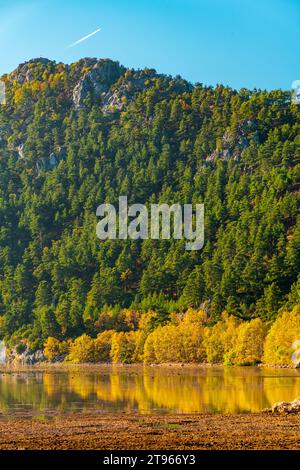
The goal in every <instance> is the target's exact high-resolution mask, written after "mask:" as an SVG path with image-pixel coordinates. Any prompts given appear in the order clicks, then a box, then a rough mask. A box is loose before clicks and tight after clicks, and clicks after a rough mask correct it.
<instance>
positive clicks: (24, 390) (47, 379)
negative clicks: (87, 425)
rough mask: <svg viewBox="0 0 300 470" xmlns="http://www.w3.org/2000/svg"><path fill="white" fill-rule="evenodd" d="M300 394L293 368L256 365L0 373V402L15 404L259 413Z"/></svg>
mask: <svg viewBox="0 0 300 470" xmlns="http://www.w3.org/2000/svg"><path fill="white" fill-rule="evenodd" d="M299 395H300V374H298V373H297V372H296V371H292V370H291V371H280V370H264V371H263V370H262V369H257V368H214V367H212V368H207V369H185V370H184V371H183V370H180V369H178V371H177V370H172V372H170V370H168V369H166V368H154V367H153V368H149V367H147V368H144V369H143V368H140V369H139V370H138V371H135V372H132V371H130V370H129V369H126V368H124V370H123V369H115V368H113V367H112V368H111V369H109V370H105V371H102V370H100V369H99V371H95V372H90V371H89V372H86V371H85V370H83V369H82V370H80V368H78V369H76V370H70V371H67V372H66V371H62V372H57V371H53V372H52V371H50V372H40V371H39V372H32V371H31V372H21V373H2V374H1V375H0V407H1V410H2V411H3V412H5V411H11V410H15V409H22V408H23V409H27V408H29V409H34V410H57V411H59V410H76V409H83V410H86V409H99V410H102V411H118V410H120V411H129V410H139V411H140V412H147V411H151V410H158V411H159V410H161V411H172V412H182V413H189V412H214V411H215V412H228V413H236V412H243V411H252V412H257V411H261V410H262V409H263V408H265V407H269V406H270V405H271V404H272V403H274V402H276V401H280V400H283V401H290V400H292V399H294V398H296V397H297V396H299Z"/></svg>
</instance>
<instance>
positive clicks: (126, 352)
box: [111, 331, 139, 364]
mask: <svg viewBox="0 0 300 470" xmlns="http://www.w3.org/2000/svg"><path fill="white" fill-rule="evenodd" d="M138 333H139V332H137V331H128V332H126V333H124V332H120V333H114V334H113V336H112V343H111V360H112V362H113V363H114V364H118V363H122V364H132V363H133V362H135V361H136V346H137V339H138Z"/></svg>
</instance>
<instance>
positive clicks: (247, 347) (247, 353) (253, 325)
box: [233, 318, 266, 365]
mask: <svg viewBox="0 0 300 470" xmlns="http://www.w3.org/2000/svg"><path fill="white" fill-rule="evenodd" d="M265 336H266V326H265V324H264V323H263V322H262V321H261V319H260V318H256V319H254V320H251V321H246V322H244V323H242V324H241V325H240V326H239V328H238V330H237V339H236V343H235V346H234V355H233V357H234V363H235V364H238V365H251V364H257V363H259V362H261V360H262V356H263V350H264V340H265Z"/></svg>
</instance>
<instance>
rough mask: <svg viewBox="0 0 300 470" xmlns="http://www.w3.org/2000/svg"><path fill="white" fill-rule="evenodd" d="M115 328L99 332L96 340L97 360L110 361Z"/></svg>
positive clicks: (95, 354) (95, 357)
mask: <svg viewBox="0 0 300 470" xmlns="http://www.w3.org/2000/svg"><path fill="white" fill-rule="evenodd" d="M114 333H115V332H114V331H113V330H107V331H103V332H102V333H99V334H98V336H97V338H96V339H95V340H94V348H95V351H94V360H95V362H110V359H111V358H110V352H111V344H112V337H113V335H114Z"/></svg>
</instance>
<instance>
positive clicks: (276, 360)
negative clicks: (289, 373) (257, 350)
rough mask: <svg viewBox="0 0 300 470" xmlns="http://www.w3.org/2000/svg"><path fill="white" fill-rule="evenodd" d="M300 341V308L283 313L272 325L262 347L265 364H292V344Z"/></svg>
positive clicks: (293, 350)
mask: <svg viewBox="0 0 300 470" xmlns="http://www.w3.org/2000/svg"><path fill="white" fill-rule="evenodd" d="M297 340H300V306H299V305H298V306H296V307H294V309H293V310H292V311H291V312H283V313H282V314H280V315H279V316H278V317H277V318H276V320H275V321H274V323H273V324H272V326H271V328H270V331H269V333H268V335H267V337H266V341H265V345H264V356H263V362H264V363H265V364H274V365H276V364H279V365H280V364H293V362H292V355H293V353H294V352H295V348H293V343H294V342H295V341H297Z"/></svg>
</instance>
